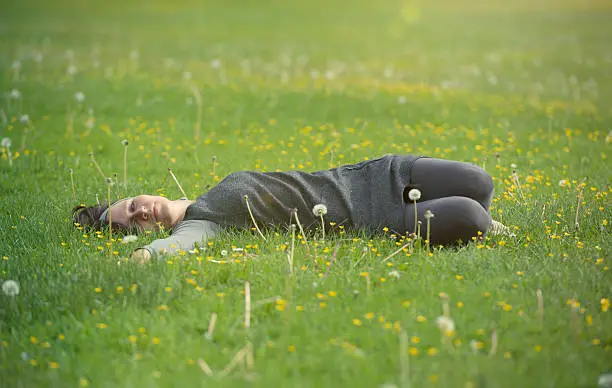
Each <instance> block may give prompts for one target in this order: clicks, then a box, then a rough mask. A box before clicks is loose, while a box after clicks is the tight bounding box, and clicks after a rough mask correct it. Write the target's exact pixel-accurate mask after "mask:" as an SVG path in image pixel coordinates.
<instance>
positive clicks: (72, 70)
mask: <svg viewBox="0 0 612 388" xmlns="http://www.w3.org/2000/svg"><path fill="white" fill-rule="evenodd" d="M77 71H78V70H77V67H76V66H75V65H70V66H68V68H67V69H66V73H68V75H75V74H76V73H77Z"/></svg>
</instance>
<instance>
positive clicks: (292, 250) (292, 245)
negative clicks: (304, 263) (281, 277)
mask: <svg viewBox="0 0 612 388" xmlns="http://www.w3.org/2000/svg"><path fill="white" fill-rule="evenodd" d="M290 228H291V250H290V251H289V256H288V259H289V273H290V274H291V275H293V253H294V250H295V224H291V225H290Z"/></svg>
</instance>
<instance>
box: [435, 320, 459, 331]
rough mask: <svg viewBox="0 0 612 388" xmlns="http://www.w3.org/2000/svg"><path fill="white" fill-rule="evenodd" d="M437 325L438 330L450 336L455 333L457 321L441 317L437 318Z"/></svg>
mask: <svg viewBox="0 0 612 388" xmlns="http://www.w3.org/2000/svg"><path fill="white" fill-rule="evenodd" d="M436 325H438V329H440V331H441V332H442V333H444V334H449V333H452V332H454V331H455V321H453V320H452V319H451V318H449V317H447V316H444V315H440V316H439V317H438V318H436Z"/></svg>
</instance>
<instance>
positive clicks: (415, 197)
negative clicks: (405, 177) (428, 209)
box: [408, 189, 421, 201]
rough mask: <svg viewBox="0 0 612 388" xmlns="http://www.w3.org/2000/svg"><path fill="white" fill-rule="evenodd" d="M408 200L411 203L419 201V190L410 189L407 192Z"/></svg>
mask: <svg viewBox="0 0 612 388" xmlns="http://www.w3.org/2000/svg"><path fill="white" fill-rule="evenodd" d="M408 198H409V199H410V200H411V201H418V200H419V199H421V190H419V189H412V190H410V191H409V192H408Z"/></svg>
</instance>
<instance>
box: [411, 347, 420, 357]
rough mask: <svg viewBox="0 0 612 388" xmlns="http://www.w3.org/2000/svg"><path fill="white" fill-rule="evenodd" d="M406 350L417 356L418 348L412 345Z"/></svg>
mask: <svg viewBox="0 0 612 388" xmlns="http://www.w3.org/2000/svg"><path fill="white" fill-rule="evenodd" d="M408 352H409V353H410V355H411V356H418V355H419V353H420V352H419V349H418V348H414V347H410V348H408Z"/></svg>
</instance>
